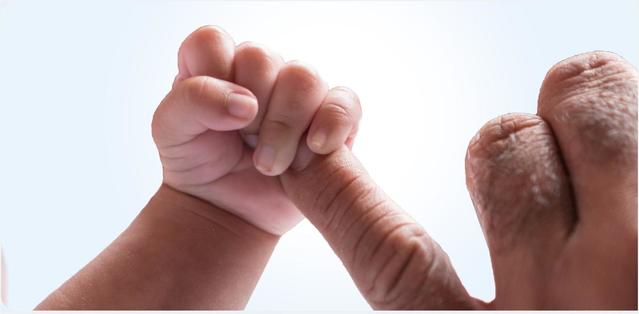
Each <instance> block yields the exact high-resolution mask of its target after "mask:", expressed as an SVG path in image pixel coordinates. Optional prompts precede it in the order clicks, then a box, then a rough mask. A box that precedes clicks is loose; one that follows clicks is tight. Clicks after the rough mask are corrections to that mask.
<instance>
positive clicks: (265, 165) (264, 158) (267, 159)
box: [255, 145, 275, 173]
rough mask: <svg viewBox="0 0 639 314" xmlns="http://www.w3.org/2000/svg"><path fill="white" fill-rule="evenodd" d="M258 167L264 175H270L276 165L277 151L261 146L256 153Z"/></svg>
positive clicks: (268, 146)
mask: <svg viewBox="0 0 639 314" xmlns="http://www.w3.org/2000/svg"><path fill="white" fill-rule="evenodd" d="M256 154H257V155H256V156H257V157H256V165H255V166H256V167H257V168H258V169H259V170H260V171H261V172H262V173H269V172H271V170H273V165H274V164H275V149H273V147H272V146H270V145H260V146H259V147H258V149H257V151H256Z"/></svg>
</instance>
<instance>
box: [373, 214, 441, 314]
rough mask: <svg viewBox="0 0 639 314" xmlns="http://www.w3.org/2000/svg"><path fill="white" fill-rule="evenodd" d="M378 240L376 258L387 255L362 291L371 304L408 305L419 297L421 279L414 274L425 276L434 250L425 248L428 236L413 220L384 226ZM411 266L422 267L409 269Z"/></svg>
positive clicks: (390, 307) (389, 307) (408, 306)
mask: <svg viewBox="0 0 639 314" xmlns="http://www.w3.org/2000/svg"><path fill="white" fill-rule="evenodd" d="M379 241H381V242H380V244H378V245H379V246H380V249H378V250H377V251H376V252H374V254H376V255H377V256H378V257H377V258H380V257H382V256H391V257H390V260H389V262H387V263H384V264H383V266H382V267H381V268H379V269H377V270H376V273H375V274H374V276H373V277H372V278H373V279H372V281H371V282H370V283H369V286H368V288H367V289H366V290H365V294H366V295H367V297H368V298H369V300H370V301H371V303H372V304H374V307H375V308H379V309H400V308H410V307H411V304H415V300H417V299H419V297H420V296H419V294H420V288H421V287H420V284H421V283H422V280H420V279H421V278H417V277H416V276H428V275H429V272H428V271H427V269H428V268H429V267H430V265H433V262H434V261H433V258H434V254H433V252H429V251H431V250H429V249H428V248H427V246H428V245H427V243H428V241H429V238H428V236H427V234H426V232H425V231H424V230H423V228H422V227H421V226H419V225H418V224H417V223H400V224H398V225H397V226H396V227H394V228H391V229H389V230H387V231H386V233H385V234H383V236H382V237H381V238H380V239H379ZM374 258H376V257H375V256H373V257H372V259H374ZM409 268H410V269H409ZM411 269H412V270H424V271H422V272H418V273H413V272H412V271H411ZM409 272H410V273H409Z"/></svg>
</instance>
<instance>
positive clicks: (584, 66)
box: [539, 51, 638, 163]
mask: <svg viewBox="0 0 639 314" xmlns="http://www.w3.org/2000/svg"><path fill="white" fill-rule="evenodd" d="M637 81H638V75H637V70H636V69H635V68H634V67H633V66H632V65H630V64H629V63H628V62H627V61H625V60H624V59H622V58H621V57H619V56H617V55H615V54H612V53H608V52H601V51H597V52H591V53H587V54H583V55H578V56H575V57H572V58H569V59H566V60H564V61H561V62H559V63H558V64H557V65H555V66H553V67H552V68H551V70H550V71H549V72H548V74H547V75H546V78H545V80H544V83H543V84H542V89H541V92H540V96H539V112H540V114H541V115H542V116H545V117H548V118H550V119H552V120H554V121H555V122H557V123H562V124H565V125H567V126H570V127H573V128H575V130H576V134H578V136H579V137H578V138H579V140H580V141H579V142H580V143H581V144H583V145H584V146H582V147H581V148H582V149H584V150H587V151H588V152H589V154H587V155H588V157H589V158H593V159H596V160H600V161H611V160H614V161H619V162H624V163H628V162H636V161H635V159H636V154H637V152H636V151H637V148H636V147H637V134H636V133H637Z"/></svg>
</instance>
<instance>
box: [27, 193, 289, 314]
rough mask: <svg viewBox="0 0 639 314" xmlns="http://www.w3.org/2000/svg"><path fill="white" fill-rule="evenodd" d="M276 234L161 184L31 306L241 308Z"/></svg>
mask: <svg viewBox="0 0 639 314" xmlns="http://www.w3.org/2000/svg"><path fill="white" fill-rule="evenodd" d="M277 241H278V237H277V236H274V235H272V234H269V233H267V232H264V231H262V230H261V229H258V228H256V227H255V226H253V225H251V224H249V223H247V222H245V221H244V220H242V219H240V218H237V217H236V216H233V215H231V214H229V213H228V212H226V211H224V210H222V209H219V208H216V207H214V206H212V205H210V204H209V203H208V202H203V201H201V200H199V199H196V198H194V197H191V196H189V195H187V194H184V193H181V192H179V191H176V190H173V189H171V188H170V187H167V186H162V187H161V188H160V190H159V191H158V192H157V193H156V195H155V196H154V197H153V198H152V199H151V201H150V202H149V203H148V204H147V206H146V207H145V208H144V210H143V211H142V212H141V213H140V215H138V217H137V218H136V219H135V220H134V222H133V223H132V224H131V225H130V226H129V228H127V229H126V230H125V231H124V232H123V233H122V234H121V235H120V236H119V237H118V238H117V239H116V240H115V241H114V242H113V243H112V244H111V245H110V246H109V247H108V248H107V249H105V250H104V251H103V252H102V253H101V254H100V255H99V256H98V257H97V258H95V259H94V260H93V261H92V262H91V263H89V265H87V266H86V267H85V268H84V269H82V270H81V271H80V272H79V273H78V274H76V275H75V276H73V277H72V278H71V279H69V280H68V281H67V282H66V283H65V284H63V285H62V286H61V287H60V288H59V289H58V290H56V291H55V292H54V293H52V294H51V295H50V296H49V297H48V298H47V299H46V300H44V301H43V302H42V303H41V304H40V305H38V307H37V309H39V310H46V309H241V308H243V307H244V306H245V304H246V302H247V301H248V298H249V297H250V295H251V293H252V291H253V289H254V287H255V285H256V283H257V280H258V279H259V277H260V275H261V273H262V271H263V269H264V266H265V264H266V262H267V260H268V258H269V257H270V255H271V252H272V251H273V248H274V246H275V244H276V243H277Z"/></svg>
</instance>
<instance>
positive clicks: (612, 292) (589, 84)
mask: <svg viewBox="0 0 639 314" xmlns="http://www.w3.org/2000/svg"><path fill="white" fill-rule="evenodd" d="M466 175H467V186H468V189H469V191H470V196H471V198H472V200H473V203H474V204H475V209H476V211H477V216H478V218H479V220H480V223H481V226H482V228H483V231H484V234H485V237H486V240H487V242H488V246H489V250H490V256H491V259H492V264H493V272H494V276H495V285H496V297H495V300H493V301H492V302H490V303H485V302H483V301H480V300H477V299H475V298H473V297H471V296H469V295H468V293H467V292H466V290H465V289H464V287H463V286H462V284H461V282H460V281H459V279H458V277H457V275H456V274H455V271H454V269H453V267H452V265H451V264H450V262H449V260H448V257H447V256H446V254H445V253H444V252H443V251H442V249H441V248H440V247H439V246H438V245H437V244H436V243H435V242H434V241H433V240H432V239H431V238H430V237H429V236H428V234H427V233H426V231H424V230H423V229H422V227H421V226H419V225H418V224H417V223H416V222H415V221H414V220H413V219H412V218H410V217H409V216H408V215H406V214H405V213H403V212H402V211H401V210H400V209H399V208H398V207H397V205H396V204H394V203H393V202H392V200H390V198H388V197H387V196H386V195H384V193H383V192H382V191H381V190H380V189H379V188H378V187H377V186H376V185H375V183H374V182H373V181H372V180H371V179H370V177H368V175H367V174H366V172H365V170H364V169H363V167H362V166H361V165H360V164H359V162H358V161H357V160H356V159H355V158H354V156H353V155H352V154H351V153H350V152H349V151H347V150H345V149H342V150H340V151H337V152H335V153H333V154H331V155H328V156H317V157H314V158H312V159H311V161H310V162H309V164H308V166H307V167H306V168H304V169H302V170H299V171H289V172H287V173H285V174H284V175H283V176H284V177H283V181H282V182H283V186H284V188H285V190H286V192H287V193H288V194H289V195H290V196H291V197H292V199H293V201H294V203H295V204H296V205H297V206H298V207H299V208H300V210H301V211H302V212H303V213H304V214H305V215H306V216H307V217H308V219H309V220H310V221H311V222H312V223H313V224H315V226H316V227H317V228H318V229H319V230H320V231H321V232H322V233H323V235H324V237H325V238H326V239H327V241H328V242H329V243H330V244H331V246H332V247H333V249H334V250H335V252H336V253H337V254H338V255H339V256H340V257H341V259H342V261H343V262H344V264H345V266H346V268H347V269H348V270H349V272H350V274H351V276H352V277H353V279H354V281H355V283H356V284H357V286H358V288H359V289H360V291H361V292H362V294H363V295H364V296H365V297H366V299H367V300H368V302H369V303H370V304H371V305H372V306H373V307H374V308H376V309H434V308H444V309H460V308H474V309H636V308H637V71H636V70H635V69H634V68H633V67H632V66H631V65H630V64H628V63H627V62H626V61H624V60H623V59H621V58H620V57H618V56H616V55H614V54H611V53H606V52H593V53H588V54H583V55H578V56H575V57H572V58H569V59H567V60H564V61H562V62H560V63H558V64H557V65H555V66H554V67H553V68H552V69H551V70H550V71H549V72H548V75H547V76H546V78H545V80H544V82H543V84H542V87H541V91H540V96H539V105H538V112H537V114H536V115H531V114H507V115H504V116H501V117H499V118H496V119H494V120H492V121H490V122H488V123H487V124H486V125H485V126H484V127H483V128H482V129H481V130H480V131H479V133H478V134H477V135H476V136H475V137H474V138H473V139H472V140H471V142H470V144H469V148H468V152H467V156H466Z"/></svg>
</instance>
